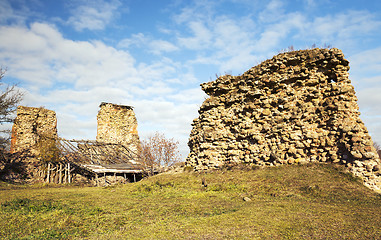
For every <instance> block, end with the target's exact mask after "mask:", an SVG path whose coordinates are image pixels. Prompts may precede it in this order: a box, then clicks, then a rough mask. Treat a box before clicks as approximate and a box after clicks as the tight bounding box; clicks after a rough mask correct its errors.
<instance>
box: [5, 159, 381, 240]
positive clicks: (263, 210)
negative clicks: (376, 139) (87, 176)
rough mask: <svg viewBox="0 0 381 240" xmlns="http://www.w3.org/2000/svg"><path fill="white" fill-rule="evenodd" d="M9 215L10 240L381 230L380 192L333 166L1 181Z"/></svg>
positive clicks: (301, 235) (313, 235)
mask: <svg viewBox="0 0 381 240" xmlns="http://www.w3.org/2000/svg"><path fill="white" fill-rule="evenodd" d="M202 179H205V181H206V183H207V187H204V186H203V185H202V184H201V180H202ZM245 197H246V198H250V201H244V200H243V198H245ZM0 215H1V222H0V239H377V238H379V237H380V236H381V197H380V195H379V194H376V193H374V192H372V191H371V190H369V189H367V188H366V187H364V186H363V185H362V183H361V182H360V181H359V180H358V179H357V178H354V177H352V176H351V175H349V174H346V173H344V171H343V169H341V168H337V167H334V166H332V165H294V166H283V167H277V168H265V169H255V170H249V169H238V168H236V169H233V170H229V171H228V170H220V171H215V172H210V173H189V172H184V173H180V174H173V175H169V174H162V175H157V176H154V177H151V178H148V179H145V180H143V181H141V182H138V183H131V184H126V185H118V186H113V187H105V188H101V187H76V186H66V187H58V186H55V187H51V186H50V187H48V186H44V185H35V186H22V185H11V184H6V183H1V184H0Z"/></svg>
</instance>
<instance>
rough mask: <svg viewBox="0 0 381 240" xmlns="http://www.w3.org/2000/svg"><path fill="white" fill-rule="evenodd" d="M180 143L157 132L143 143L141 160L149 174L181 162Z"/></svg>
mask: <svg viewBox="0 0 381 240" xmlns="http://www.w3.org/2000/svg"><path fill="white" fill-rule="evenodd" d="M178 145H179V142H178V141H175V140H174V139H173V138H171V139H167V138H166V137H165V135H164V134H162V133H158V132H156V133H155V134H153V135H150V136H149V137H148V138H147V139H146V140H143V141H141V152H140V159H141V161H142V163H143V165H144V167H145V168H146V169H148V173H149V174H150V175H152V174H154V172H155V171H157V170H159V169H161V168H163V167H169V166H172V165H173V164H175V163H177V162H179V161H180V153H179V150H178Z"/></svg>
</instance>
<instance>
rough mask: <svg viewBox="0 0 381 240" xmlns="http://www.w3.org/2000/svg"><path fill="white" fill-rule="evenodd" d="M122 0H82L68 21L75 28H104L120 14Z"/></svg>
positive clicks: (78, 29)
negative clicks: (119, 8)
mask: <svg viewBox="0 0 381 240" xmlns="http://www.w3.org/2000/svg"><path fill="white" fill-rule="evenodd" d="M120 5H121V3H120V1H118V0H113V1H103V0H97V1H80V5H78V6H76V7H75V8H74V9H73V10H72V11H71V12H72V16H71V17H69V19H68V20H67V23H68V24H70V25H72V26H73V27H74V29H75V30H77V31H82V30H84V29H88V30H103V29H104V28H105V27H106V25H108V24H109V23H111V21H112V20H113V18H115V16H117V15H118V11H117V10H118V7H119V6H120Z"/></svg>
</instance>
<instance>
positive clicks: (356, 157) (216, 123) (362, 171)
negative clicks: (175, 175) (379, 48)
mask: <svg viewBox="0 0 381 240" xmlns="http://www.w3.org/2000/svg"><path fill="white" fill-rule="evenodd" d="M348 70H349V62H348V61H347V60H346V59H345V58H344V55H343V53H342V52H341V51H340V50H339V49H312V50H301V51H293V52H287V53H281V54H278V55H276V56H274V57H273V58H272V59H269V60H266V61H264V62H262V63H261V64H259V65H258V66H255V67H253V68H251V69H249V70H248V71H247V72H245V73H244V74H242V75H241V76H230V75H226V76H221V77H219V78H217V79H216V80H215V81H212V82H208V83H204V84H201V87H202V89H203V91H204V92H205V93H206V94H208V95H209V98H207V99H206V100H205V101H204V103H203V104H202V106H201V107H200V109H199V114H200V115H199V117H198V118H197V119H195V120H194V121H193V124H192V126H193V129H192V131H191V134H190V138H189V142H188V145H189V148H190V154H189V156H188V157H187V159H186V165H187V166H192V167H193V168H194V169H195V170H207V169H213V168H218V167H221V166H223V165H226V164H235V163H251V164H255V165H259V166H265V165H269V166H278V165H282V164H294V163H307V162H334V163H341V164H344V165H346V166H347V167H348V169H350V171H351V172H352V173H353V174H354V175H356V176H359V177H361V178H362V179H363V180H364V182H365V185H367V186H368V187H370V188H372V189H375V190H377V189H378V190H380V188H381V177H380V175H381V173H380V159H379V157H378V154H377V153H376V150H375V149H374V147H373V142H372V139H371V137H370V136H369V134H368V131H367V129H366V127H365V126H364V124H363V122H362V121H361V119H360V117H359V115H360V113H359V108H358V105H357V102H356V101H357V98H356V96H355V91H354V88H353V86H352V85H351V81H350V80H349V78H348V76H349V74H348Z"/></svg>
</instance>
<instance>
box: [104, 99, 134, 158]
mask: <svg viewBox="0 0 381 240" xmlns="http://www.w3.org/2000/svg"><path fill="white" fill-rule="evenodd" d="M97 120H98V128H97V141H101V142H107V143H119V144H123V145H125V146H127V147H129V149H130V150H132V151H134V152H136V153H138V151H139V149H140V140H139V135H138V130H137V128H138V122H137V120H136V117H135V113H134V111H133V109H132V107H130V106H123V105H116V104H112V103H101V105H100V110H99V112H98V116H97Z"/></svg>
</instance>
